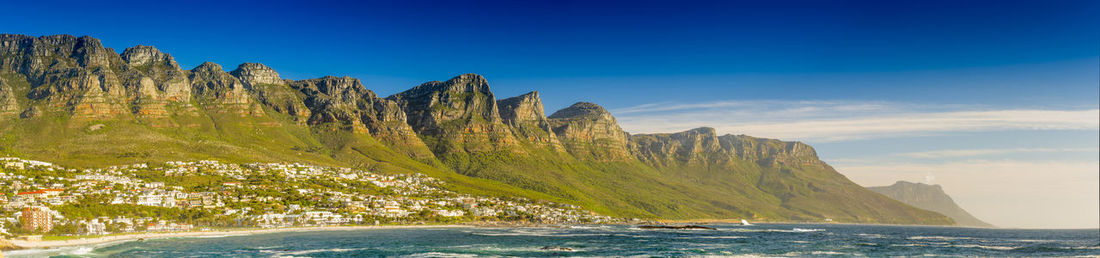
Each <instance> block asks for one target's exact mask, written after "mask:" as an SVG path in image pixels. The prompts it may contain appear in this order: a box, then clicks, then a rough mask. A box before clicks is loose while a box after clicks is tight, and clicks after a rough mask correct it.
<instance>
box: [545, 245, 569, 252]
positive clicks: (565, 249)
mask: <svg viewBox="0 0 1100 258" xmlns="http://www.w3.org/2000/svg"><path fill="white" fill-rule="evenodd" d="M540 249H542V250H547V251H561V252H572V251H575V250H573V248H569V247H563V246H543V247H542V248H540Z"/></svg>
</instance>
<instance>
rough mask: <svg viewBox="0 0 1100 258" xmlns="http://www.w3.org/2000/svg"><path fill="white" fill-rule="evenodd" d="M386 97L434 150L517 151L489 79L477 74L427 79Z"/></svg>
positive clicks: (440, 151) (439, 151) (447, 151)
mask: <svg viewBox="0 0 1100 258" xmlns="http://www.w3.org/2000/svg"><path fill="white" fill-rule="evenodd" d="M388 99H390V100H393V101H395V102H396V103H397V104H398V105H400V106H401V107H402V109H403V110H404V111H405V114H406V116H407V117H408V122H409V125H411V126H412V128H413V130H416V132H417V133H418V134H420V135H421V136H423V137H426V138H427V139H425V143H427V144H428V146H429V147H430V148H431V149H432V150H433V151H434V152H435V153H436V154H444V153H452V152H472V153H477V152H489V151H497V150H511V151H517V150H518V149H515V148H513V147H514V146H516V143H517V142H516V139H515V138H514V137H513V136H512V131H511V130H510V128H509V127H508V126H507V125H505V124H504V120H503V119H502V118H501V117H500V111H499V110H498V109H497V103H496V98H495V97H494V96H493V93H492V92H491V91H489V83H488V82H487V81H486V80H485V78H484V77H481V76H480V75H476V74H463V75H459V76H457V77H454V78H451V79H450V80H447V81H445V82H439V81H434V82H428V83H424V84H421V85H420V86H416V87H414V88H412V89H410V90H407V91H404V92H401V93H398V94H394V95H393V96H390V97H389V98H388Z"/></svg>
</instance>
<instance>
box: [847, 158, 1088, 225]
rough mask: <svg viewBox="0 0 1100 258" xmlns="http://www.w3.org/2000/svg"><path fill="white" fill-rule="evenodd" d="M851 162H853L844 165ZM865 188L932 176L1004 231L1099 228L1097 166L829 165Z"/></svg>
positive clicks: (961, 202) (986, 163)
mask: <svg viewBox="0 0 1100 258" xmlns="http://www.w3.org/2000/svg"><path fill="white" fill-rule="evenodd" d="M849 162H853V163H849ZM833 166H834V167H835V168H836V169H837V170H838V171H840V172H841V173H844V175H846V176H847V177H848V178H850V179H852V181H855V182H856V183H859V184H861V185H864V186H877V185H889V184H892V183H893V182H895V181H897V180H906V181H912V182H920V181H924V180H927V178H929V176H930V175H931V176H934V178H935V179H934V181H933V182H932V183H935V184H940V185H942V186H943V188H944V191H946V192H947V193H948V194H949V195H951V196H952V197H953V198H954V199H955V201H956V202H957V203H959V205H960V206H962V207H963V208H964V209H966V210H968V211H970V212H971V213H972V214H974V215H975V216H977V217H978V218H980V219H984V220H986V221H987V222H990V223H993V224H995V225H998V226H1004V227H1025V228H1051V227H1054V228H1081V227H1092V228H1095V227H1098V226H1100V225H1098V224H1097V223H1098V222H1097V221H1098V219H1100V162H1098V161H1022V160H966V161H957V162H945V163H910V162H866V161H863V162H860V161H851V160H849V161H834V162H833Z"/></svg>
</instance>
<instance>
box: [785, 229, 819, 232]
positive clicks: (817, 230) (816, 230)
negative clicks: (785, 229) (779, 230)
mask: <svg viewBox="0 0 1100 258" xmlns="http://www.w3.org/2000/svg"><path fill="white" fill-rule="evenodd" d="M821 231H825V230H824V229H820V228H794V229H791V232H821Z"/></svg>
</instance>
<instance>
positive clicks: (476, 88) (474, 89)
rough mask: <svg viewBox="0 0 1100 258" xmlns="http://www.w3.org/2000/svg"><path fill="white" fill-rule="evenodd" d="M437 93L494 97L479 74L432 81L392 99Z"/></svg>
mask: <svg viewBox="0 0 1100 258" xmlns="http://www.w3.org/2000/svg"><path fill="white" fill-rule="evenodd" d="M436 92H471V93H482V94H489V95H492V94H493V93H492V91H491V90H489V82H488V81H487V80H485V77H482V76H481V75H477V74H472V73H468V74H463V75H459V76H455V77H454V78H451V79H450V80H447V81H442V82H441V81H430V82H425V83H423V84H420V85H419V86H416V87H413V88H412V89H409V90H406V91H403V92H401V93H397V94H394V95H393V96H390V98H417V97H420V96H424V95H427V94H434V93H436Z"/></svg>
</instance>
